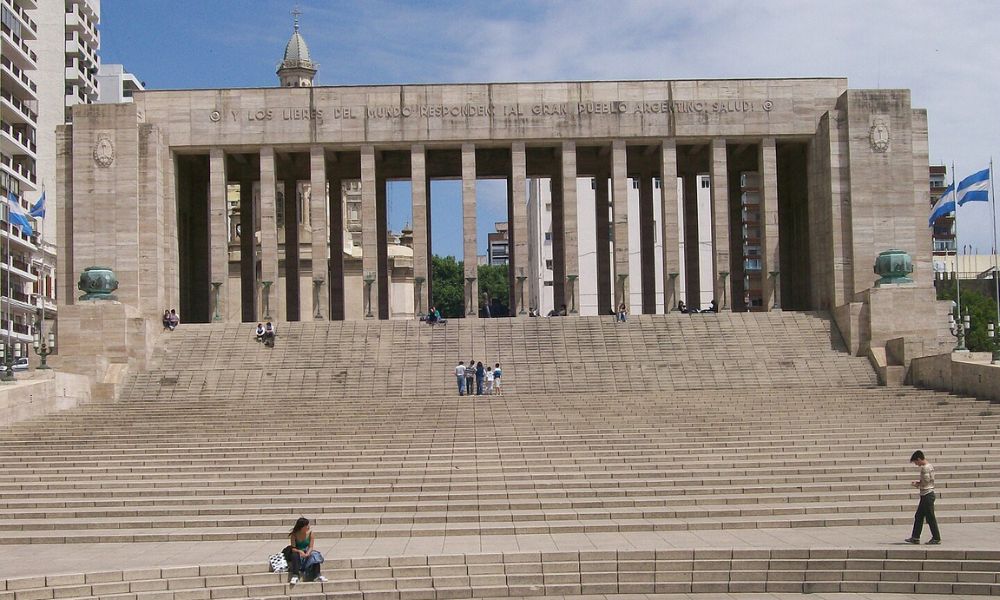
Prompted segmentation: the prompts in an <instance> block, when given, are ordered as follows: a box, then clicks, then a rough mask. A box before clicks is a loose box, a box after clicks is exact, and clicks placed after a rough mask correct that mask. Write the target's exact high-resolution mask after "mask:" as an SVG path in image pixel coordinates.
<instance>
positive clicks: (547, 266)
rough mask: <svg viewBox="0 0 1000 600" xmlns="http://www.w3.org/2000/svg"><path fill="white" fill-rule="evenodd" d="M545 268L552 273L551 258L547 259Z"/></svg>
mask: <svg viewBox="0 0 1000 600" xmlns="http://www.w3.org/2000/svg"><path fill="white" fill-rule="evenodd" d="M545 268H546V269H548V270H550V271H551V270H552V259H551V258H547V259H545Z"/></svg>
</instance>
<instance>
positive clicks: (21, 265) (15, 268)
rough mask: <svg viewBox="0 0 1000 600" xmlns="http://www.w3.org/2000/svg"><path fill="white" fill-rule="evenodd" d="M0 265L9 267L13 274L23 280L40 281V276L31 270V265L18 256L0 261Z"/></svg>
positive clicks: (0, 291)
mask: <svg viewBox="0 0 1000 600" xmlns="http://www.w3.org/2000/svg"><path fill="white" fill-rule="evenodd" d="M0 267H5V268H7V270H8V271H9V272H10V273H11V274H13V275H16V276H17V277H20V278H21V279H23V280H27V281H31V282H35V281H38V276H37V275H35V274H34V273H32V272H31V266H30V265H28V263H26V262H24V261H23V260H21V259H19V258H17V257H16V256H14V257H12V258H11V260H10V261H4V262H0ZM2 292H3V290H0V293H2Z"/></svg>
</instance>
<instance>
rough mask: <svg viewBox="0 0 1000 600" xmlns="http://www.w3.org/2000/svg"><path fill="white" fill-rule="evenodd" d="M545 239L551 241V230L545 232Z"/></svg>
mask: <svg viewBox="0 0 1000 600" xmlns="http://www.w3.org/2000/svg"><path fill="white" fill-rule="evenodd" d="M545 241H546V242H551V241H552V232H551V231H546V232H545Z"/></svg>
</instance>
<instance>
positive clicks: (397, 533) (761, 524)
mask: <svg viewBox="0 0 1000 600" xmlns="http://www.w3.org/2000/svg"><path fill="white" fill-rule="evenodd" d="M567 516H569V517H572V515H567ZM912 522H913V512H912V506H910V507H909V510H902V509H901V510H896V511H892V510H887V511H886V512H869V513H856V514H838V513H827V514H798V513H796V514H790V515H778V516H718V517H712V516H710V515H707V514H706V515H703V516H698V517H691V518H684V519H678V518H674V519H671V518H662V519H661V518H646V519H617V520H615V519H588V520H577V519H573V518H567V519H555V520H548V521H540V520H523V521H514V520H510V521H500V522H496V523H483V522H475V521H474V522H461V521H450V522H441V523H402V524H353V525H342V526H339V527H336V528H331V529H325V528H324V529H323V530H322V535H323V536H325V537H326V538H333V539H338V538H379V537H388V538H392V537H439V536H473V535H475V536H491V535H495V536H508V535H548V534H556V533H583V534H587V533H612V532H641V531H701V530H718V529H769V528H781V529H784V528H795V527H859V526H867V525H901V526H907V525H909V524H912ZM938 522H939V523H943V524H948V523H998V522H1000V513H998V512H997V510H996V509H987V510H963V511H961V512H960V513H958V514H950V513H945V514H942V515H939V516H938ZM288 523H289V519H288V518H285V519H284V520H279V521H277V522H275V523H274V524H273V525H271V526H266V527H256V526H254V525H253V523H251V522H250V521H249V520H246V521H242V522H239V523H231V524H230V526H228V527H227V526H224V525H222V524H216V525H213V526H209V527H185V526H184V522H183V521H162V522H160V524H162V525H163V527H150V526H148V524H147V523H144V524H142V525H143V526H142V527H140V528H133V529H130V528H125V527H124V526H125V525H126V523H123V522H117V521H116V522H112V523H104V525H106V526H109V527H110V528H108V529H101V528H100V524H98V523H94V524H93V525H94V527H84V528H81V529H72V528H70V527H68V526H67V525H66V524H63V525H62V527H60V528H54V529H37V530H35V529H32V530H30V531H27V530H22V531H4V532H0V544H91V543H135V542H171V541H227V540H228V541H235V540H279V541H280V540H287V539H288ZM88 525H89V524H88Z"/></svg>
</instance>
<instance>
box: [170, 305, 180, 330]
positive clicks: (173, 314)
mask: <svg viewBox="0 0 1000 600" xmlns="http://www.w3.org/2000/svg"><path fill="white" fill-rule="evenodd" d="M180 324H181V318H180V317H179V316H177V311H176V310H175V309H173V308H171V309H170V314H169V315H168V316H167V329H169V330H170V331H173V330H175V329H177V326H178V325H180Z"/></svg>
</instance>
